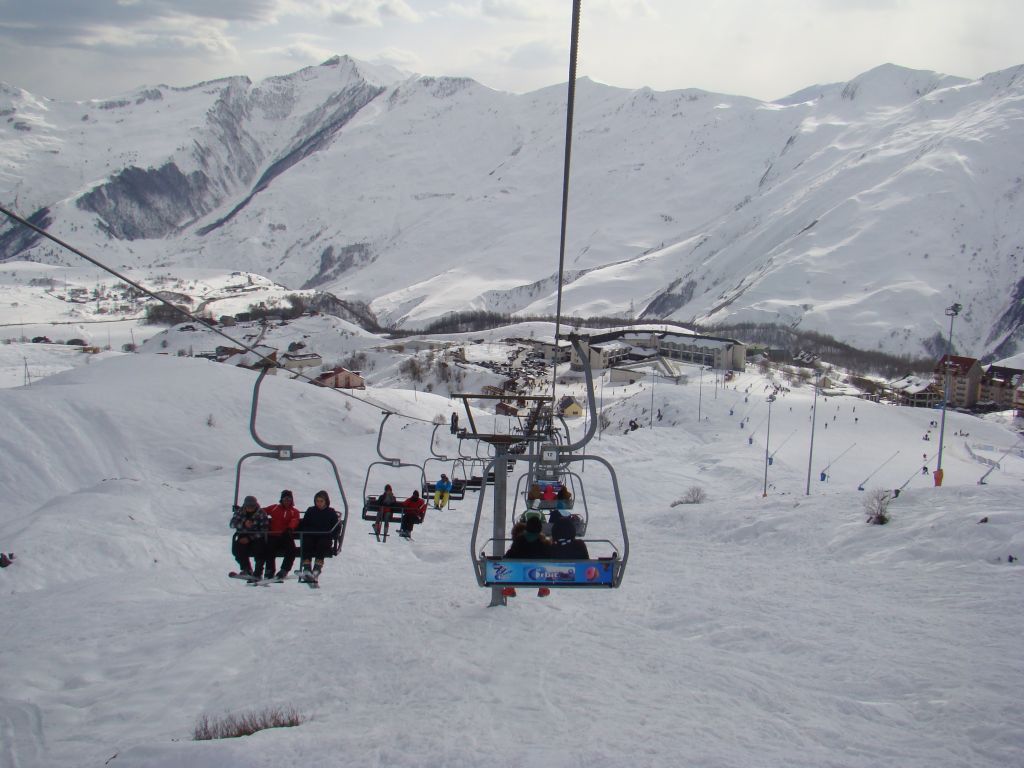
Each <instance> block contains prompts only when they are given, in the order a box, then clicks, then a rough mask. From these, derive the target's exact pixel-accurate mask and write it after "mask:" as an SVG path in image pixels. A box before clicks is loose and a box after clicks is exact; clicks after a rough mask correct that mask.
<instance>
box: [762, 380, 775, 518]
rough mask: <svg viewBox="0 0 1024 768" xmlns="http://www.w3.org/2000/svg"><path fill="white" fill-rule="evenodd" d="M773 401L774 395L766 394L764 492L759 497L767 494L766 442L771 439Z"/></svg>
mask: <svg viewBox="0 0 1024 768" xmlns="http://www.w3.org/2000/svg"><path fill="white" fill-rule="evenodd" d="M774 402H775V395H768V429H767V431H766V432H765V434H764V493H763V494H762V495H761V498H765V497H767V496H768V443H769V441H770V440H771V439H772V403H774Z"/></svg>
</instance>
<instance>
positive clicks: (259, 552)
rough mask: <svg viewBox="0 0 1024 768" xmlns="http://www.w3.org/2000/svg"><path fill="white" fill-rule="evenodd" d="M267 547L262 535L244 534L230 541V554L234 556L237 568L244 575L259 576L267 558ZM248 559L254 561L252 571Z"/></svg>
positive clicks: (236, 535)
mask: <svg viewBox="0 0 1024 768" xmlns="http://www.w3.org/2000/svg"><path fill="white" fill-rule="evenodd" d="M266 553H267V545H266V541H264V538H263V535H262V534H255V535H254V534H246V535H245V536H239V535H238V534H235V537H234V538H233V539H232V540H231V554H232V555H234V556H235V560H236V561H237V562H238V567H239V568H241V569H242V571H243V572H244V573H253V574H261V573H262V572H263V565H264V561H265V560H266V557H267V554H266ZM249 558H252V559H253V560H255V561H256V568H255V569H253V567H252V564H251V562H250V561H249Z"/></svg>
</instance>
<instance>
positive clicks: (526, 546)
mask: <svg viewBox="0 0 1024 768" xmlns="http://www.w3.org/2000/svg"><path fill="white" fill-rule="evenodd" d="M543 529H544V519H543V518H542V517H541V515H540V514H539V513H536V512H528V513H527V514H526V517H525V520H522V521H520V522H518V523H516V524H515V526H513V528H512V546H510V547H509V548H508V551H507V552H505V557H506V558H508V559H510V560H539V559H544V558H548V557H551V539H549V538H548V537H547V536H545V535H544V534H543V533H542V531H543ZM501 594H502V595H503V596H504V597H515V596H516V588H515V587H505V588H504V589H502V590H501ZM550 594H551V590H550V589H549V588H548V587H540V588H539V589H538V590H537V597H547V596H548V595H550Z"/></svg>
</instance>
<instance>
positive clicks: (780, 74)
mask: <svg viewBox="0 0 1024 768" xmlns="http://www.w3.org/2000/svg"><path fill="white" fill-rule="evenodd" d="M571 7H572V3H571V0H0V80H2V81H4V82H7V83H9V84H11V85H16V86H19V87H22V88H25V89H27V90H29V91H32V92H34V93H37V94H39V95H43V96H50V97H53V98H62V99H69V98H70V99H87V98H103V97H109V96H114V95H118V94H120V93H123V92H125V91H128V90H131V89H133V88H136V87H138V86H142V85H152V84H156V83H166V84H168V85H191V84H193V83H196V82H199V81H201V80H209V79H212V78H216V77H223V76H227V75H238V74H244V75H248V76H249V77H250V78H252V79H253V80H259V79H261V78H263V77H266V76H268V75H274V74H284V73H287V72H292V71H294V70H296V69H299V68H301V67H303V66H306V65H309V64H317V63H319V62H321V61H323V60H324V59H327V58H329V57H330V56H332V55H334V54H348V55H350V56H353V57H354V58H357V59H362V60H365V61H383V62H387V63H390V64H393V65H396V66H398V67H400V68H402V69H405V70H409V71H411V72H419V73H422V74H427V75H460V76H468V77H472V78H474V79H475V80H478V81H479V82H481V83H483V84H484V85H487V86H490V87H492V88H496V89H500V90H509V91H515V92H526V91H530V90H533V89H536V88H540V87H543V86H546V85H552V84H555V83H564V82H565V80H566V77H567V74H568V38H569V21H570V15H571ZM1021 30H1024V1H1022V0H699V2H698V1H697V0H693V1H691V0H584V2H583V21H582V31H581V43H580V45H581V47H580V58H579V64H578V71H579V74H580V75H587V76H589V77H591V78H593V79H595V80H598V81H600V82H603V83H607V84H610V85H616V86H622V87H626V88H637V87H640V86H645V85H646V86H650V87H652V88H654V89H656V90H670V89H675V88H690V87H693V88H702V89H705V90H709V91H716V92H721V93H731V94H739V95H743V96H752V97H755V98H760V99H766V100H767V99H774V98H778V97H781V96H784V95H786V94H789V93H792V92H794V91H796V90H799V89H801V88H803V87H806V86H808V85H813V84H816V83H828V82H839V81H845V80H849V79H850V78H852V77H854V76H856V75H858V74H860V73H861V72H864V71H866V70H868V69H871V68H872V67H875V66H877V65H879V64H883V63H886V62H892V63H895V64H900V65H903V66H906V67H911V68H914V69H930V70H936V71H939V72H943V73H946V74H951V75H959V76H962V77H970V78H973V77H978V76H980V75H983V74H985V73H987V72H992V71H995V70H999V69H1005V68H1007V67H1011V66H1014V65H1017V64H1022V63H1024V46H1022V45H1021V42H1020V35H1021Z"/></svg>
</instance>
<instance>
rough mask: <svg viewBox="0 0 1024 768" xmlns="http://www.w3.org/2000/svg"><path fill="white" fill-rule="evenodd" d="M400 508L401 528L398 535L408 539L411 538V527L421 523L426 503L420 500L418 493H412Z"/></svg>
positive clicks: (425, 512)
mask: <svg viewBox="0 0 1024 768" xmlns="http://www.w3.org/2000/svg"><path fill="white" fill-rule="evenodd" d="M402 508H403V510H404V511H403V513H402V527H401V528H399V530H398V535H399V536H401V537H402V538H403V539H408V538H410V537H411V536H412V527H413V526H414V525H416V524H417V523H422V522H423V518H424V517H425V516H426V514H427V502H425V501H424V500H423V499H421V498H420V492H419V491H413V492H412V496H410V497H409V498H408V499H406V500H405V501H403V502H402Z"/></svg>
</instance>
